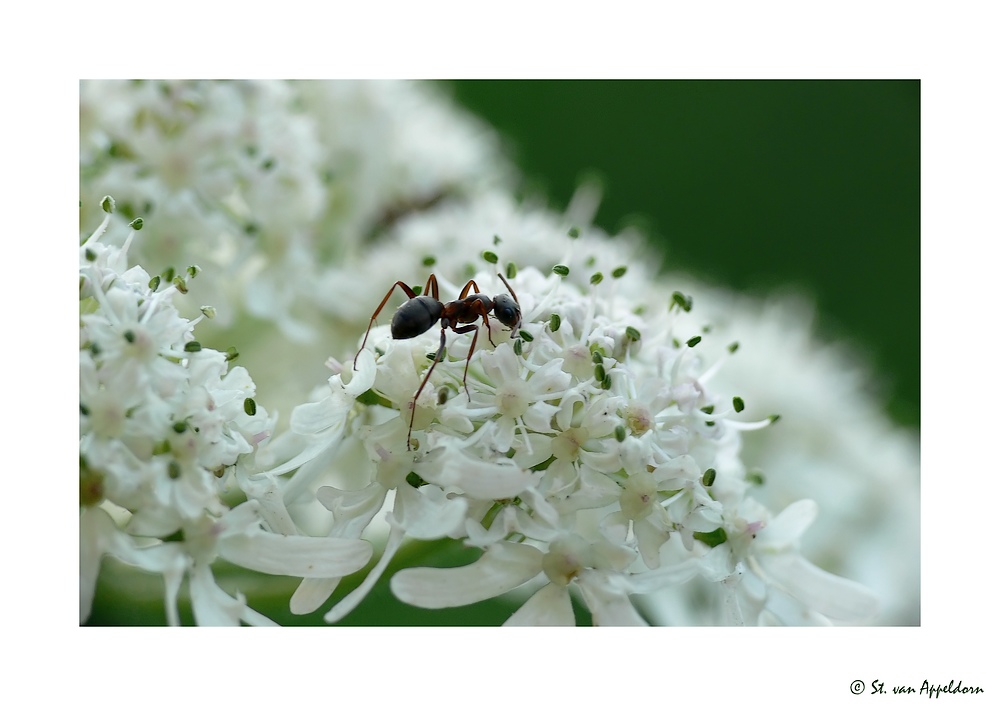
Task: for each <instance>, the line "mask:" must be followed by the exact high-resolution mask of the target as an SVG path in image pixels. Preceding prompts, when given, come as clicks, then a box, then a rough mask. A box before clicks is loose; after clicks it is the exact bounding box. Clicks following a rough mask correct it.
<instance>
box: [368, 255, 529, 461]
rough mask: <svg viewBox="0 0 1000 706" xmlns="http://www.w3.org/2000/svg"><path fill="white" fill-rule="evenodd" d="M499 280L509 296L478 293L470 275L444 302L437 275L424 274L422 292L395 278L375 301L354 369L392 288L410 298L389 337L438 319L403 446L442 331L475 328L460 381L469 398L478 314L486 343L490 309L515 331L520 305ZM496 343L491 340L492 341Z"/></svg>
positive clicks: (418, 329) (417, 332)
mask: <svg viewBox="0 0 1000 706" xmlns="http://www.w3.org/2000/svg"><path fill="white" fill-rule="evenodd" d="M497 276H498V277H499V278H500V281H501V282H503V283H504V286H505V287H507V291H508V292H510V296H507V294H505V293H503V292H501V293H500V294H498V295H496V296H495V297H494V298H493V299H490V298H489V297H488V296H486V295H485V294H480V292H479V285H478V284H476V281H475V280H474V279H470V280H469V281H468V283H467V284H466V285H465V286H464V287H462V292H461V294H459V295H458V299H456V300H455V301H450V302H448V303H444V302H442V301H441V299H440V298H439V297H438V283H437V277H435V276H434V275H433V274H432V275H431V276H430V277H428V278H427V285H426V286H425V287H424V288H423V290H422V291H423V294H421V295H420V296H417V295H416V293H414V291H413V290H412V289H410V288H409V287H408V286H406V284H405V283H403V282H399V281H397V282H396V283H395V284H394V285H392V286H391V287H390V288H389V291H388V292H386V295H385V298H384V299H382V303H381V304H379V305H378V308H377V309H376V310H375V313H374V314H372V320H371V323H369V324H368V330H367V331H365V338H364V340H363V341H362V342H361V349H360V350H358V352H357V355H355V356H354V369H355V370H357V369H358V356H359V355H361V351H363V350H364V349H365V343H367V342H368V334H369V333H370V332H371V330H372V326H374V325H375V317H377V316H378V315H379V312H381V311H382V308H383V307H385V304H386V302H388V301H389V297H390V296H392V292H393V291H394V290H395V289H396V287H399V288H400V289H402V290H403V293H404V294H406V296H408V297H409V298H410V299H409V301H407V302H404V303H403V305H402V306H400V307H399V308H398V309H397V310H396V313H395V314H393V317H392V324H390V327H389V329H390V331H391V332H392V337H393V338H395V339H402V338H414V337H416V336H419V335H420V334H422V333H424V332H425V331H429V330H430V328H431V327H432V326H433V325H434V324H435V322H437V321H440V322H441V345H440V346H438V350H437V353H436V354H435V356H434V362H433V363H432V364H431V367H430V368H429V369H428V370H427V374H426V375H424V379H423V382H421V383H420V387H418V388H417V393H416V394H415V395H413V401H412V402H411V403H410V410H411V411H410V429H409V431H408V432H407V434H406V449H407V450H409V449H410V436H411V435H412V434H413V418H414V417H415V416H416V413H417V398H418V397H420V393H421V392H423V389H424V386H425V385H426V384H427V381H428V380H429V379H430V377H431V373H432V372H434V366H436V365H437V364H438V362H439V361H440V360H441V358H442V357H443V355H444V340H445V337H444V334H445V331H447V330H448V329H449V328H450V329H451V330H452V331H454V332H455V333H471V332H473V331H475V333H474V334H473V336H472V345H471V346H469V355H468V357H467V358H466V359H465V372H464V373H463V374H462V385H463V387H465V394H466V395H467V396H468V397H469V401H470V402H471V401H472V395H470V394H469V386H468V384H467V383H466V377H467V376H468V374H469V363H470V362H471V361H472V353H473V351H475V350H476V339H478V338H479V324H478V322H477V323H473V322H476V321H477V320H478V319H479V317H482V318H483V323H485V324H486V335H487V336H489V339H490V343H493V333H492V331H490V317H489V314H490V313H491V312H492V313H493V316H495V317H496V318H497V320H498V321H499V322H500V323H502V324H504V325H505V326H508V327H509V328H510V330H511V335H512V336H513V335H514V334H516V333H517V330H518V328H520V326H521V305H520V304H519V303H518V301H517V295H516V294H514V290H513V289H511V288H510V285H509V284H508V283H507V280H505V279H504V278H503V275H501V274H498V275H497ZM470 290H475V292H476V293H475V294H472V295H470V294H469V291H470ZM459 324H466V325H465V326H459ZM493 345H494V346H495V345H496V344H495V343H494V344H493Z"/></svg>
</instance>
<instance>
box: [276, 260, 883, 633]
mask: <svg viewBox="0 0 1000 706" xmlns="http://www.w3.org/2000/svg"><path fill="white" fill-rule="evenodd" d="M488 257H489V259H491V260H492V259H493V258H492V257H491V256H488ZM506 272H507V274H508V277H509V278H510V280H509V281H510V285H511V286H512V288H513V290H514V291H515V292H516V295H517V298H518V302H519V304H520V309H521V313H522V323H521V326H520V330H519V331H518V332H517V333H516V335H515V336H514V337H513V338H512V337H511V333H512V332H511V331H510V330H509V329H506V328H505V327H503V326H502V325H500V323H499V321H498V320H497V319H496V317H495V316H492V317H490V316H487V317H486V318H488V324H489V325H488V328H487V329H486V330H477V331H476V332H474V333H473V332H469V333H468V334H466V335H456V334H453V333H449V334H448V335H447V338H448V342H447V352H446V354H445V355H444V356H443V358H442V360H440V361H439V362H438V363H437V365H436V366H435V368H434V374H433V376H432V377H431V378H430V379H429V380H428V382H427V384H426V385H425V386H424V387H423V390H422V391H421V393H420V395H419V396H418V397H417V398H416V399H415V400H413V399H412V398H413V395H414V393H415V391H416V390H417V389H418V388H419V387H420V385H421V381H422V380H423V378H424V376H425V375H426V374H427V371H428V368H429V367H430V366H431V363H432V361H433V360H434V358H435V355H436V354H437V351H438V346H439V341H440V330H441V329H440V328H439V327H432V328H433V329H436V330H431V331H429V332H428V333H427V334H426V335H424V336H418V337H416V338H413V339H403V340H397V339H394V338H393V337H392V336H391V334H390V331H389V327H387V326H384V325H383V326H378V327H375V328H373V329H372V330H371V332H370V335H369V337H368V343H367V346H366V348H365V350H363V351H361V352H360V354H359V355H358V358H357V363H356V365H357V370H356V371H355V370H354V366H353V365H352V364H351V363H346V364H344V365H343V369H342V370H340V372H339V374H337V375H334V377H332V378H331V380H330V391H329V393H328V394H327V395H326V396H324V397H323V398H322V399H320V400H317V401H315V402H313V403H310V404H308V405H304V406H302V407H300V408H298V409H297V410H296V415H295V416H296V418H295V419H293V431H292V432H291V433H290V435H289V437H290V438H297V439H298V440H299V445H298V447H297V448H296V451H297V453H296V454H295V455H293V457H292V458H290V459H288V460H287V461H285V462H284V463H276V464H275V465H274V467H273V468H272V469H271V470H269V471H265V472H263V473H262V474H260V475H261V477H264V478H271V479H274V478H276V477H277V476H280V475H282V474H284V473H287V472H288V471H291V470H293V469H295V468H300V467H301V468H300V470H299V473H298V474H296V476H295V477H294V478H293V479H292V481H291V482H290V483H289V484H288V486H287V487H291V486H292V485H293V484H294V485H295V487H296V488H297V489H299V490H298V492H301V489H302V488H304V487H305V486H306V485H308V484H309V483H310V482H312V481H314V480H315V478H316V477H317V476H318V474H319V473H320V472H321V471H320V469H321V468H323V467H328V466H330V465H333V466H338V467H341V468H350V469H352V474H351V476H350V477H347V476H344V477H343V484H344V485H345V486H350V489H347V488H346V487H345V488H340V487H332V486H323V487H320V488H319V489H318V491H317V497H318V498H319V500H320V502H321V503H323V505H324V506H325V507H326V508H327V509H328V510H329V512H330V513H331V516H332V529H331V531H330V534H331V536H338V537H359V536H360V535H361V533H362V532H363V531H364V530H365V528H366V527H367V526H368V525H369V523H370V522H371V521H372V519H373V518H374V517H375V515H376V514H377V513H378V511H379V510H380V509H381V508H382V507H383V506H389V507H391V510H390V512H389V514H388V516H387V520H388V524H389V528H390V529H389V537H388V541H387V546H386V550H385V552H384V554H383V556H382V559H381V560H380V562H379V564H378V566H376V568H375V569H374V570H373V571H372V572H371V574H369V576H368V577H367V578H366V579H365V581H364V583H363V584H362V585H361V586H360V587H359V588H358V589H357V590H356V591H354V592H353V593H352V594H349V595H348V596H347V597H346V598H345V599H343V600H342V601H341V602H340V603H338V604H337V605H335V606H334V607H333V609H332V610H331V611H329V613H327V615H326V618H327V620H330V621H335V620H338V619H339V618H341V617H343V616H344V615H345V614H346V613H347V612H348V611H349V610H351V609H352V608H353V607H354V606H356V605H357V603H358V602H359V601H360V600H361V598H363V597H364V595H365V593H366V592H367V591H368V590H369V589H370V588H371V586H372V585H373V584H374V582H375V581H377V580H378V577H379V575H380V574H381V572H382V570H383V569H384V568H385V567H386V565H387V563H388V561H389V559H391V557H392V555H393V553H394V552H395V551H396V550H397V549H398V547H399V546H400V544H401V542H402V541H403V540H404V539H405V538H413V539H435V538H441V537H450V538H453V539H462V540H463V541H464V542H465V543H466V544H467V545H469V546H474V547H478V548H481V549H482V550H483V554H482V556H481V558H480V559H479V560H478V561H476V562H475V563H473V564H471V565H468V566H465V567H458V568H451V569H437V568H429V567H427V568H411V569H404V570H402V571H400V572H398V573H396V574H395V575H394V576H393V577H392V581H391V587H392V591H393V593H394V594H395V595H396V596H397V597H398V598H399V599H400V600H403V601H405V602H407V603H410V604H412V605H415V606H420V607H425V608H441V607H448V606H458V605H465V604H468V603H473V602H476V601H481V600H484V599H487V598H491V597H494V596H499V595H501V594H504V593H506V592H508V591H511V590H513V589H516V588H518V587H521V586H526V587H527V588H528V589H529V590H533V591H534V593H533V595H532V597H531V598H530V599H529V600H527V601H526V602H525V603H524V604H523V605H522V606H521V607H520V608H519V609H518V610H517V611H516V612H514V614H513V615H512V616H511V618H510V619H509V621H508V624H511V625H520V624H573V623H574V617H573V611H572V607H571V599H570V595H571V594H570V589H571V588H572V587H576V588H577V589H579V592H580V594H581V595H582V598H583V600H584V602H585V603H586V606H587V608H588V609H589V610H590V611H591V613H592V615H593V619H594V622H595V623H596V624H601V625H634V624H645V622H646V621H645V620H644V619H643V617H642V616H641V615H640V614H639V612H638V611H637V610H636V609H635V608H634V607H633V605H632V603H631V601H630V600H629V596H630V595H632V594H644V593H650V592H654V591H658V590H660V589H664V588H667V587H670V586H676V585H677V584H681V583H684V582H686V581H689V580H690V579H692V578H694V577H695V576H698V575H700V576H703V577H707V578H708V579H709V580H710V581H712V582H713V583H714V584H715V585H717V586H718V587H719V590H720V591H721V593H722V596H723V601H722V602H723V603H724V604H725V606H726V610H727V615H726V617H727V619H728V620H729V621H730V622H734V623H744V622H748V621H749V622H761V621H764V622H766V621H772V620H776V621H781V622H790V623H801V622H824V621H826V620H837V621H849V622H852V621H861V620H864V619H866V618H868V617H870V616H871V615H872V613H873V612H874V610H875V601H874V599H873V597H872V596H871V595H870V594H869V593H868V592H867V591H866V590H865V589H863V588H862V587H860V586H858V585H855V584H853V583H851V582H849V581H846V580H843V579H840V578H838V577H835V576H832V575H830V574H827V573H825V572H823V571H821V570H820V569H818V568H816V567H815V566H813V565H812V564H810V563H809V562H808V561H806V560H805V559H804V558H803V557H802V556H801V555H800V554H799V553H798V551H797V546H798V540H799V537H800V536H801V534H802V533H803V531H804V530H805V529H806V528H807V527H808V525H809V523H810V522H811V521H812V519H813V517H814V515H815V504H814V503H812V502H810V501H804V502H801V503H797V504H794V505H792V506H790V507H788V508H786V509H785V511H784V512H782V513H781V514H780V515H778V516H772V514H771V513H769V512H768V511H767V509H765V508H764V507H763V506H761V505H760V504H759V503H756V502H754V501H753V500H751V499H750V498H749V497H748V496H747V489H748V486H749V484H748V482H747V479H746V477H745V475H746V474H745V471H744V468H743V466H742V465H741V463H740V461H739V455H738V453H739V445H740V434H741V432H742V431H746V430H750V429H758V428H762V427H766V426H768V425H769V420H766V419H765V420H761V421H759V422H756V423H753V422H740V421H736V419H735V416H736V415H737V414H738V413H739V412H740V411H741V409H742V402H741V401H740V400H738V399H729V400H723V399H720V398H718V397H717V396H715V395H713V394H712V393H711V392H710V390H709V388H708V387H707V385H706V383H707V382H708V380H709V378H710V377H711V376H712V374H713V371H712V370H711V369H707V370H706V369H704V368H703V367H702V361H701V360H700V359H699V357H698V356H697V355H696V352H695V350H694V347H695V346H696V345H697V344H698V342H699V340H700V338H699V337H698V336H688V335H686V334H684V335H681V332H682V331H683V330H684V329H685V326H684V325H681V322H682V320H683V319H684V318H685V309H686V308H687V307H688V302H687V301H686V300H685V299H684V297H683V296H682V295H679V294H678V295H676V296H671V295H669V294H664V298H662V299H659V300H647V301H646V302H645V305H643V306H640V305H639V304H638V303H637V302H636V301H634V300H632V299H630V298H627V297H622V296H620V295H619V294H618V293H617V290H618V289H619V284H620V283H621V282H623V281H625V280H627V278H628V276H629V275H628V272H627V271H626V268H614V269H613V270H612V271H609V272H608V273H607V275H603V274H601V273H597V272H596V271H595V272H592V273H591V274H590V276H589V282H590V284H589V285H588V287H587V288H581V287H579V286H578V285H576V284H573V283H572V282H570V281H567V280H565V279H564V277H567V276H568V275H569V272H567V271H566V269H564V268H557V269H556V272H554V273H549V274H547V275H546V274H543V273H541V272H540V271H538V270H537V269H535V268H532V267H526V268H523V269H517V268H515V267H513V266H510V268H509V269H507V270H506ZM473 279H474V280H475V281H476V282H477V284H478V286H479V289H480V290H481V291H482V292H484V293H490V292H493V293H503V292H504V291H505V285H504V284H503V282H502V281H501V280H500V279H499V278H498V277H496V276H495V272H494V271H478V272H476V273H474V275H473ZM438 280H439V282H440V283H441V286H442V289H443V290H444V293H443V294H442V297H441V298H442V299H443V300H447V299H454V298H455V297H456V296H457V294H458V292H459V289H460V287H459V286H458V283H457V282H448V281H447V280H445V279H444V278H443V277H441V276H439V277H438ZM647 284H648V283H647ZM445 293H446V294H445ZM650 294H654V292H650ZM655 294H659V292H656V293H655ZM487 296H489V294H487ZM418 306H419V305H418ZM688 325H689V324H688ZM474 343H475V345H476V349H475V350H474V351H473V352H472V353H471V356H470V346H472V345H473V344H474ZM335 367H339V364H335ZM411 401H412V402H414V404H412V405H411ZM307 440H308V441H307ZM282 441H283V440H282V439H281V438H279V439H278V440H276V445H280V442H282ZM411 447H412V448H413V449H414V450H413V451H410V450H409V449H410V448H411ZM320 457H323V459H324V460H323V462H322V463H320V464H315V465H310V464H311V463H312V460H313V459H318V458H320ZM258 461H260V459H258ZM287 498H288V495H287V491H286V499H287ZM335 585H336V584H335V583H334V582H325V583H324V582H321V581H320V582H318V581H306V582H303V584H302V586H300V589H299V591H297V593H296V595H295V596H294V597H293V599H292V608H293V610H295V611H296V612H308V611H311V610H316V609H317V608H318V607H319V606H320V605H321V604H322V603H323V602H324V601H325V600H326V599H327V598H328V597H329V595H330V593H331V592H332V590H333V588H334V587H335Z"/></svg>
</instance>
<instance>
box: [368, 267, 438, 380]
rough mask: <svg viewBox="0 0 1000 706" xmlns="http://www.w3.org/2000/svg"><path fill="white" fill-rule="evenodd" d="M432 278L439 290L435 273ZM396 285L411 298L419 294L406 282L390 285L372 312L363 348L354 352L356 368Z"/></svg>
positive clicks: (428, 281)
mask: <svg viewBox="0 0 1000 706" xmlns="http://www.w3.org/2000/svg"><path fill="white" fill-rule="evenodd" d="M431 279H433V280H434V289H435V291H436V290H437V280H436V279H434V275H431ZM430 282H431V280H427V283H428V285H429V284H430ZM396 287H399V288H400V289H402V290H403V293H404V294H406V296H408V297H409V298H410V299H414V298H415V297H416V296H417V295H416V294H414V293H413V290H412V289H410V288H409V287H408V286H407V285H406V284H405V283H404V282H398V281H397V282H396V284H394V285H392V286H391V287H389V291H388V292H386V294H385V298H384V299H383V300H382V303H381V304H379V305H378V308H377V309H376V310H375V313H374V314H372V320H371V323H369V324H368V330H367V331H365V338H364V340H363V341H361V348H359V349H358V352H357V353H355V354H354V369H355V370H357V369H358V356H359V355H361V351H363V350H364V349H365V344H366V343H367V342H368V334H369V333H371V330H372V326H374V325H375V317H377V316H378V315H379V313H380V312H381V311H382V309H383V307H385V304H386V302H387V301H389V297H391V296H392V292H393V290H395V289H396Z"/></svg>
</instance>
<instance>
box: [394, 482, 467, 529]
mask: <svg viewBox="0 0 1000 706" xmlns="http://www.w3.org/2000/svg"><path fill="white" fill-rule="evenodd" d="M468 509H469V502H468V500H466V499H465V498H462V497H448V495H447V494H445V492H444V491H443V490H441V489H440V488H436V487H434V486H431V485H428V486H425V487H424V488H423V489H422V491H421V490H417V489H416V488H413V487H411V486H410V485H408V484H406V483H403V484H402V485H401V486H399V488H397V489H396V509H395V511H394V512H393V513H392V514H391V515H390V516H389V522H390V523H392V524H395V525H397V526H399V527H401V528H403V529H404V530H406V534H407V536H409V537H413V538H414V539H440V538H441V537H447V536H450V535H451V534H452V533H453V532H454V531H455V530H457V529H459V528H460V527H462V525H463V524H464V523H465V513H466V511H467V510H468Z"/></svg>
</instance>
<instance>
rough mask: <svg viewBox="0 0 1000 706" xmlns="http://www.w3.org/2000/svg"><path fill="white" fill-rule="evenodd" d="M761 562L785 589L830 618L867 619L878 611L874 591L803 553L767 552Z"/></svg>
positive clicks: (758, 559)
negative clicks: (810, 560)
mask: <svg viewBox="0 0 1000 706" xmlns="http://www.w3.org/2000/svg"><path fill="white" fill-rule="evenodd" d="M757 561H758V562H759V563H760V565H761V567H762V568H763V569H764V571H766V572H767V574H768V576H769V577H770V578H772V579H773V580H774V582H775V583H776V584H778V585H779V586H780V587H781V588H782V589H783V590H785V591H787V592H788V593H790V594H791V595H792V596H794V597H795V598H797V599H798V600H800V601H802V603H804V604H805V605H806V606H808V607H809V608H810V609H812V610H815V611H817V612H819V613H822V614H823V615H825V616H827V617H828V618H831V619H833V620H846V621H863V620H867V619H869V618H871V617H873V616H874V615H875V614H876V613H877V612H878V598H877V597H876V596H875V594H874V593H872V592H871V591H869V590H868V589H867V588H865V587H864V586H862V585H861V584H859V583H855V582H854V581H850V580H849V579H845V578H842V577H840V576H835V575H833V574H830V573H827V572H826V571H823V570H822V569H820V568H819V567H817V566H814V565H813V564H811V563H810V562H809V561H808V560H806V559H805V558H804V557H802V556H801V555H799V554H793V553H790V552H789V553H784V554H773V555H772V554H765V555H763V556H759V557H757Z"/></svg>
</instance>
